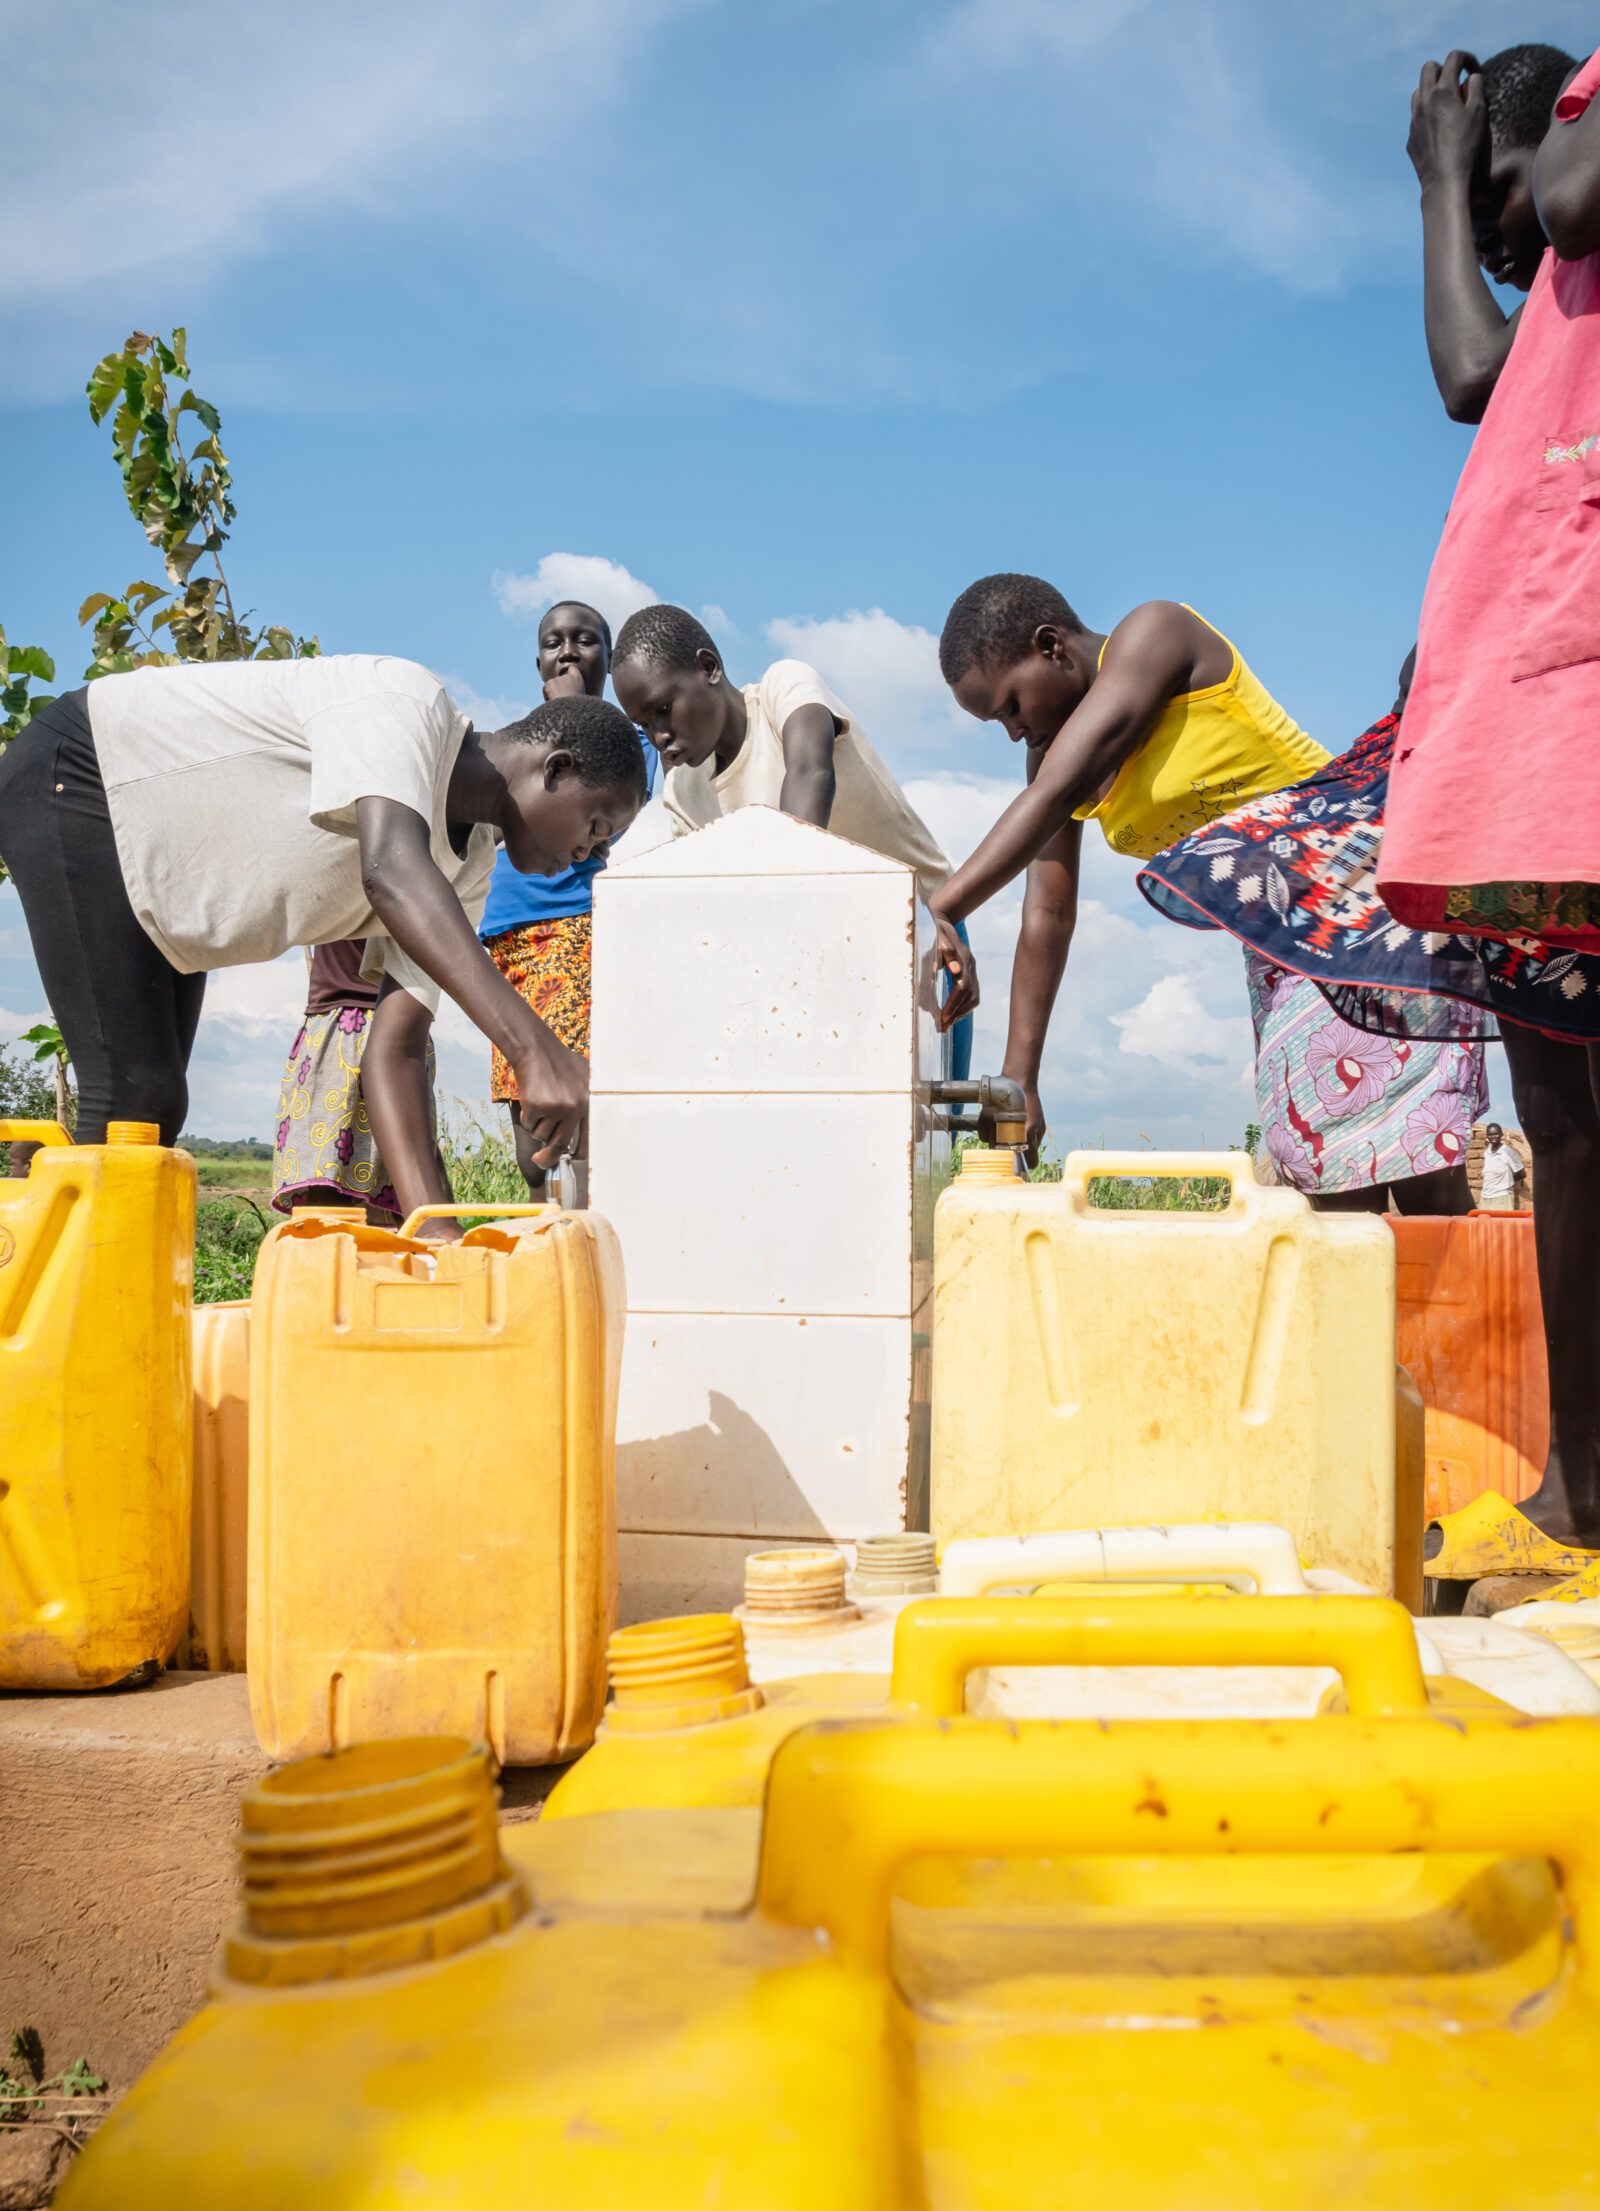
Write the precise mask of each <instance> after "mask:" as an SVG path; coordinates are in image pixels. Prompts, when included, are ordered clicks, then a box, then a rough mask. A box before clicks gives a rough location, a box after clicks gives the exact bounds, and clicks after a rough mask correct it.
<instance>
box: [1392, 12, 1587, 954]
mask: <svg viewBox="0 0 1600 2211" xmlns="http://www.w3.org/2000/svg"><path fill="white" fill-rule="evenodd" d="M1597 90H1600V54H1596V55H1595V56H1594V57H1593V58H1592V59H1591V60H1589V61H1588V62H1586V63H1585V64H1584V66H1583V68H1582V69H1581V70H1580V71H1579V72H1578V75H1577V76H1576V77H1575V78H1574V79H1573V81H1572V83H1571V85H1570V86H1569V87H1568V89H1567V91H1566V92H1565V93H1563V95H1562V97H1561V99H1560V100H1559V102H1558V103H1557V106H1556V117H1557V120H1556V123H1555V125H1554V126H1553V127H1554V128H1557V129H1559V128H1560V127H1561V125H1562V124H1563V123H1568V122H1571V121H1573V120H1574V119H1575V118H1576V117H1577V116H1579V115H1581V114H1582V113H1583V112H1584V110H1585V109H1586V108H1587V107H1588V105H1589V102H1590V100H1591V99H1592V98H1593V97H1594V94H1595V92H1596V91H1597ZM1378 887H1379V889H1380V891H1381V892H1382V895H1383V898H1384V901H1385V903H1386V904H1387V905H1388V907H1389V910H1390V912H1391V913H1392V914H1394V915H1395V917H1396V918H1397V919H1398V920H1400V921H1403V922H1407V923H1409V924H1410V925H1411V926H1412V927H1413V928H1419V929H1432V930H1447V931H1451V932H1462V933H1467V934H1475V935H1490V936H1507V935H1515V934H1517V933H1519V932H1524V931H1526V932H1536V933H1537V934H1539V935H1541V936H1544V937H1549V938H1553V939H1555V940H1557V941H1558V942H1560V943H1563V944H1569V945H1578V946H1581V947H1583V948H1584V949H1586V950H1591V951H1592V950H1595V949H1600V254H1590V255H1588V256H1587V257H1586V258H1585V259H1583V260H1581V261H1560V260H1558V259H1557V258H1556V256H1555V254H1554V253H1551V252H1547V253H1546V255H1545V257H1544V261H1543V264H1542V266H1541V267H1540V270H1539V274H1538V276H1537V278H1536V279H1535V282H1534V286H1533V290H1532V291H1531V292H1530V294H1529V295H1528V303H1527V305H1526V307H1525V308H1524V309H1523V311H1522V320H1521V322H1520V324H1519V325H1518V327H1517V335H1516V341H1515V343H1514V344H1513V346H1512V348H1511V353H1510V357H1509V358H1508V360H1507V362H1506V365H1505V367H1504V369H1503V370H1502V371H1501V375H1500V381H1499V383H1498V384H1497V385H1496V387H1495V390H1494V395H1493V397H1492V398H1491V400H1490V402H1489V406H1488V410H1487V412H1486V413H1485V415H1484V418H1483V426H1482V428H1481V429H1480V430H1479V432H1478V436H1477V441H1476V443H1475V444H1474V446H1473V448H1472V452H1471V454H1470V456H1469V457H1468V460H1467V465H1466V467H1465V468H1464V469H1463V470H1462V472H1461V481H1460V483H1459V484H1458V485H1457V487H1456V495H1455V498H1454V500H1453V502H1452V503H1451V508H1450V515H1449V519H1448V520H1447V522H1446V523H1445V527H1444V535H1443V537H1442V538H1441V539H1440V541H1439V550H1438V552H1437V553H1436V554H1435V556H1434V562H1433V570H1432V573H1431V574H1430V576H1429V578H1428V589H1427V595H1426V597H1425V599H1424V600H1423V606H1422V624H1421V631H1420V635H1419V638H1418V649H1417V671H1416V678H1415V681H1414V682H1413V684H1412V687H1411V696H1410V699H1409V701H1408V703H1407V706H1406V712H1405V720H1404V722H1403V723H1402V725H1401V731H1400V741H1399V745H1398V747H1397V749H1396V753H1395V762H1394V768H1393V771H1392V773H1391V775H1390V779H1389V801H1388V814H1387V817H1386V820H1385V825H1384V836H1383V849H1382V852H1381V854H1380V856H1379V863H1378Z"/></svg>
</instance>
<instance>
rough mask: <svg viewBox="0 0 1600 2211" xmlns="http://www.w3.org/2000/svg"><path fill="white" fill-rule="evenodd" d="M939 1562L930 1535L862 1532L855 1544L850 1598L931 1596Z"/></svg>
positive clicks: (933, 1592)
mask: <svg viewBox="0 0 1600 2211" xmlns="http://www.w3.org/2000/svg"><path fill="white" fill-rule="evenodd" d="M938 1591H939V1564H938V1558H937V1555H936V1553H935V1550H934V1543H933V1537H932V1536H931V1535H916V1534H898V1533H897V1534H893V1535H864V1536H863V1537H862V1538H861V1540H860V1542H859V1543H858V1544H857V1545H856V1565H855V1572H854V1573H853V1574H852V1575H851V1576H850V1594H851V1596H852V1597H867V1598H872V1597H933V1596H937V1594H938Z"/></svg>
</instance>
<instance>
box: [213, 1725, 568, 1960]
mask: <svg viewBox="0 0 1600 2211" xmlns="http://www.w3.org/2000/svg"><path fill="white" fill-rule="evenodd" d="M497 1803H498V1798H497V1792H496V1789H495V1785H494V1777H493V1770H492V1768H491V1766H490V1762H489V1754H488V1752H487V1751H486V1750H484V1749H483V1748H482V1747H481V1745H478V1744H475V1743H468V1742H465V1741H463V1740H461V1739H460V1738H458V1737H455V1736H416V1737H412V1738H410V1739H403V1740H401V1741H398V1742H392V1743H357V1744H354V1745H352V1747H351V1748H350V1749H349V1750H341V1751H335V1752H334V1753H333V1754H332V1755H331V1756H328V1757H323V1758H304V1759H301V1760H300V1761H299V1762H298V1763H297V1764H295V1765H292V1766H284V1767H282V1768H280V1770H279V1771H278V1772H276V1773H270V1774H267V1775H266V1776H265V1777H264V1778H263V1779H262V1780H260V1781H257V1782H254V1783H253V1784H252V1785H251V1786H250V1787H249V1788H248V1789H247V1790H246V1791H245V1793H244V1796H243V1797H242V1798H241V1800H240V1805H239V1827H240V1832H239V1837H238V1850H239V1863H240V1872H241V1874H242V1876H243V1890H244V1897H243V1901H244V1919H243V1924H242V1926H241V1927H240V1928H239V1929H238V1930H237V1931H236V1932H235V1933H234V1934H233V1935H231V1936H230V1937H229V1938H228V1940H227V1942H226V1943H225V1945H224V1949H223V1960H222V1969H223V1973H224V1975H225V1976H226V1977H227V1978H228V1979H231V1980H235V1981H248V1982H254V1983H257V1984H263V1983H264V1984H266V1985H269V1986H279V1987H282V1986H287V1985H291V1984H295V1983H303V1982H306V1981H317V1980H338V1979H345V1978H349V1977H352V1976H355V1975H359V1974H363V1973H375V1972H382V1971H385V1970H386V1969H388V1968H390V1967H392V1966H397V1965H409V1964H414V1963H416V1962H417V1961H418V1960H419V1959H423V1958H429V1957H447V1956H450V1955H451V1954H452V1953H454V1952H455V1951H457V1950H462V1949H466V1948H468V1947H469V1946H470V1945H471V1944H473V1943H476V1942H482V1941H483V1940H485V1939H486V1937H487V1936H489V1935H491V1934H496V1933H499V1932H501V1931H503V1929H504V1928H506V1927H509V1926H513V1925H515V1923H516V1921H517V1920H518V1919H520V1918H521V1917H522V1914H523V1912H524V1911H525V1910H526V1909H527V1903H528V1899H527V1892H526V1889H525V1888H524V1886H523V1884H522V1881H521V1879H520V1878H519V1877H518V1876H516V1875H513V1874H512V1873H511V1872H510V1871H509V1869H508V1868H507V1866H506V1864H505V1861H504V1859H503V1858H502V1857H501V1855H500V1836H499V1819H498V1810H497Z"/></svg>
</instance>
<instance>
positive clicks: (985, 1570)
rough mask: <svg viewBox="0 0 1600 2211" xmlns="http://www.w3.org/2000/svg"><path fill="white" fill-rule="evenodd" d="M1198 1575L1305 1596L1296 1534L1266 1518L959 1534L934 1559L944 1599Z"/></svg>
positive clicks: (1276, 1594) (1266, 1593) (1275, 1594)
mask: <svg viewBox="0 0 1600 2211" xmlns="http://www.w3.org/2000/svg"><path fill="white" fill-rule="evenodd" d="M1202 1580H1204V1581H1226V1582H1229V1583H1231V1584H1233V1585H1235V1586H1243V1587H1246V1588H1248V1589H1251V1590H1253V1591H1255V1592H1257V1593H1259V1594H1260V1595H1261V1596H1263V1597H1303V1596H1306V1595H1308V1594H1309V1591H1308V1587H1307V1583H1306V1577H1305V1574H1304V1572H1303V1570H1302V1568H1301V1565H1300V1554H1299V1552H1298V1551H1297V1550H1296V1549H1295V1545H1294V1537H1293V1536H1292V1535H1291V1534H1290V1533H1289V1531H1288V1529H1287V1528H1280V1527H1278V1526H1277V1525H1276V1524H1275V1523H1274V1522H1272V1521H1270V1520H1223V1521H1200V1522H1197V1523H1195V1524H1194V1525H1192V1526H1188V1527H1183V1526H1178V1527H1151V1528H1047V1529H1042V1530H1041V1531H1040V1532H1039V1533H1038V1534H1037V1535H979V1536H962V1537H959V1538H958V1539H957V1540H956V1541H955V1542H953V1543H947V1544H946V1545H945V1547H944V1555H943V1557H942V1558H941V1559H940V1561H939V1593H940V1595H941V1596H944V1597H983V1596H987V1595H988V1593H989V1591H990V1590H991V1589H1037V1588H1038V1587H1039V1585H1040V1584H1041V1583H1042V1582H1050V1581H1152V1582H1162V1581H1202Z"/></svg>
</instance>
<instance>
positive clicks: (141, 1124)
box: [106, 1121, 161, 1144]
mask: <svg viewBox="0 0 1600 2211" xmlns="http://www.w3.org/2000/svg"><path fill="white" fill-rule="evenodd" d="M160 1141H161V1124H160V1122H159V1121H108V1122H107V1123H106V1142H107V1143H108V1144H159V1143H160Z"/></svg>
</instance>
